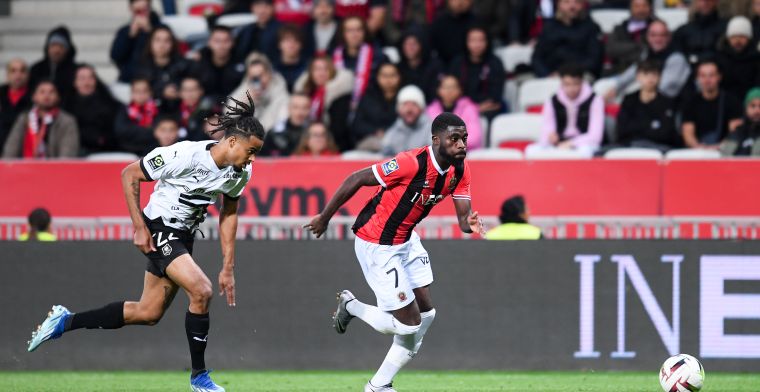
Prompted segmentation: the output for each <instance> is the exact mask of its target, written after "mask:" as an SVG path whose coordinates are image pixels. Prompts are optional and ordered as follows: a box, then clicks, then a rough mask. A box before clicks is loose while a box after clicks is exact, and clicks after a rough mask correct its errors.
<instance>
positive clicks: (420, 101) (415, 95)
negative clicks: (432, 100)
mask: <svg viewBox="0 0 760 392" xmlns="http://www.w3.org/2000/svg"><path fill="white" fill-rule="evenodd" d="M409 101H412V102H414V103H416V104H417V105H418V106H419V107H420V108H421V109H425V94H423V93H422V90H420V88H419V87H417V86H415V85H413V84H410V85H408V86H405V87H404V88H402V89H401V91H399V92H398V98H396V110H398V109H399V108H400V107H401V104H403V103H404V102H409Z"/></svg>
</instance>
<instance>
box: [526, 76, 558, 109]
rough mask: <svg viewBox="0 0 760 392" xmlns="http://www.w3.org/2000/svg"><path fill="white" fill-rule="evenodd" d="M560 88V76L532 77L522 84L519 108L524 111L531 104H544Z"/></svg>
mask: <svg viewBox="0 0 760 392" xmlns="http://www.w3.org/2000/svg"><path fill="white" fill-rule="evenodd" d="M557 90H559V78H540V79H530V80H526V81H525V82H523V84H521V85H520V92H519V94H518V98H517V101H518V105H517V106H518V108H517V109H518V110H519V111H521V112H524V111H525V110H526V109H527V108H528V107H529V106H537V105H543V104H544V102H545V101H546V100H547V99H548V98H549V97H551V96H552V95H553V94H554V93H556V92H557Z"/></svg>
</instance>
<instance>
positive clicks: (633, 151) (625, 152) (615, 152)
mask: <svg viewBox="0 0 760 392" xmlns="http://www.w3.org/2000/svg"><path fill="white" fill-rule="evenodd" d="M604 158H605V159H621V160H622V159H657V160H659V159H662V152H661V151H660V150H657V149H654V148H635V147H631V148H613V149H611V150H608V151H607V152H606V153H604Z"/></svg>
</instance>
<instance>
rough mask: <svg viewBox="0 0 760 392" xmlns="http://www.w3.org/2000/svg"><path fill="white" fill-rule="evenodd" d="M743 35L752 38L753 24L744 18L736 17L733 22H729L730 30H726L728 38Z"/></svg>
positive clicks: (732, 19)
mask: <svg viewBox="0 0 760 392" xmlns="http://www.w3.org/2000/svg"><path fill="white" fill-rule="evenodd" d="M736 35H741V36H744V37H747V38H752V24H751V23H750V22H749V19H747V18H746V17H744V16H734V17H733V18H731V21H730V22H728V28H726V37H733V36H736Z"/></svg>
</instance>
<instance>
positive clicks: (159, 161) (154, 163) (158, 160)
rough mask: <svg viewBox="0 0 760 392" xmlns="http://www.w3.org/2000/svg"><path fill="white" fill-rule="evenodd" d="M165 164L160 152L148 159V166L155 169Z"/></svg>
mask: <svg viewBox="0 0 760 392" xmlns="http://www.w3.org/2000/svg"><path fill="white" fill-rule="evenodd" d="M165 164H166V161H164V158H163V157H162V156H161V154H158V155H156V156H154V157H153V158H150V159H148V166H150V168H151V169H153V170H156V169H158V168H159V167H161V166H163V165H165Z"/></svg>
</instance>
